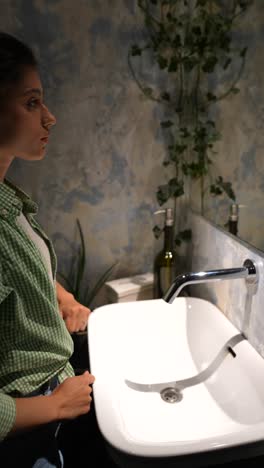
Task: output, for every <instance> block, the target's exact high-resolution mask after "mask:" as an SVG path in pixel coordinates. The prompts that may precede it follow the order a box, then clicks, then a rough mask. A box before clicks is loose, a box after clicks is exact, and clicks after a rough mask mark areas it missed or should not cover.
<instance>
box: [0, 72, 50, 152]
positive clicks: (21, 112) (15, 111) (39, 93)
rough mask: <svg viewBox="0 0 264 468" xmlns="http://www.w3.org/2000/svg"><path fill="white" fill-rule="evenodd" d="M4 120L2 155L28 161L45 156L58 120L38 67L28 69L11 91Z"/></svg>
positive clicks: (0, 144)
mask: <svg viewBox="0 0 264 468" xmlns="http://www.w3.org/2000/svg"><path fill="white" fill-rule="evenodd" d="M1 113H2V112H1ZM1 120H2V123H1V127H2V128H1V134H2V135H3V137H4V140H2V138H1V137H0V155H1V154H3V155H6V156H9V157H18V158H21V159H26V160H38V159H42V158H43V157H44V155H45V151H46V146H47V143H48V136H49V132H50V129H51V127H52V126H53V125H55V123H56V119H55V117H54V116H53V115H52V114H51V113H50V112H49V110H48V108H47V107H46V106H45V104H44V102H43V89H42V86H41V82H40V78H39V74H38V72H37V70H36V69H34V68H31V67H28V68H26V69H25V72H24V75H23V78H22V80H21V81H20V82H19V83H18V84H16V85H14V86H13V88H12V90H11V91H10V92H9V93H8V97H7V100H6V104H5V105H4V112H3V117H2V116H1ZM2 124H3V125H2ZM3 130H4V131H3Z"/></svg>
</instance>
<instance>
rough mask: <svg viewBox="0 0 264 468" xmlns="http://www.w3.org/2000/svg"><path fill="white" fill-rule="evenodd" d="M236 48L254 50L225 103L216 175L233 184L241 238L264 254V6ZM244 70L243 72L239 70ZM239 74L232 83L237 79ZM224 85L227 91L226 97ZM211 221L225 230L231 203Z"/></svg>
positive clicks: (243, 23) (247, 21) (255, 8)
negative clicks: (239, 206)
mask: <svg viewBox="0 0 264 468" xmlns="http://www.w3.org/2000/svg"><path fill="white" fill-rule="evenodd" d="M236 31H237V32H236V35H235V36H234V41H235V43H236V44H237V45H238V46H239V48H240V49H241V48H243V47H244V46H248V52H247V58H246V63H245V68H244V71H243V74H242V77H241V79H240V81H239V82H238V85H237V86H238V87H239V89H240V93H239V94H237V95H234V96H232V95H230V96H229V97H228V98H227V99H224V100H223V101H220V103H219V105H218V106H217V108H216V119H217V120H216V121H217V123H218V125H219V130H220V132H221V134H222V139H221V141H220V143H219V144H218V145H217V151H218V154H217V156H216V157H215V158H214V159H215V161H216V174H219V175H223V177H224V179H226V180H229V181H231V182H232V185H233V188H234V190H235V193H236V197H237V203H239V204H242V205H245V206H244V207H243V208H241V209H240V219H239V236H240V237H241V239H243V240H245V241H247V242H249V243H250V244H252V245H253V246H256V247H257V248H259V249H260V250H262V251H263V250H264V216H263V213H264V152H263V150H264V106H263V103H264V84H263V75H264V73H263V72H264V68H263V60H262V57H263V55H264V3H263V0H254V3H253V5H252V6H251V8H250V9H249V10H248V12H247V13H246V14H245V15H244V16H241V18H239V20H238V22H237V26H236ZM237 70H238V68H237ZM234 77H235V74H233V76H232V77H231V80H229V83H230V82H231V81H232V80H233V79H234ZM224 89H225V88H224V86H223V87H222V89H221V91H222V92H223V90H224ZM207 208H208V211H207V212H206V216H208V218H209V219H210V220H213V221H214V222H216V224H220V225H221V226H224V224H225V223H226V222H227V219H228V212H229V203H228V201H227V198H225V197H220V198H219V199H218V198H216V200H215V202H214V203H212V201H211V204H210V206H207Z"/></svg>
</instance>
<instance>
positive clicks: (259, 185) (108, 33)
mask: <svg viewBox="0 0 264 468" xmlns="http://www.w3.org/2000/svg"><path fill="white" fill-rule="evenodd" d="M263 19H264V9H263V0H256V1H255V4H254V6H253V7H252V10H251V13H250V14H249V15H247V17H246V18H245V19H244V23H243V22H242V30H243V34H244V36H243V38H245V39H246V41H247V43H248V45H249V46H250V51H249V57H248V60H247V65H246V69H245V73H244V76H243V80H242V83H241V85H242V86H241V93H240V95H239V96H236V97H234V98H233V99H232V101H230V100H229V101H227V102H226V103H223V104H222V107H221V109H220V110H221V112H219V115H220V116H221V130H222V134H223V142H222V143H221V145H219V158H218V165H219V172H221V173H222V174H223V175H224V177H226V178H227V179H228V178H229V179H231V180H232V182H233V184H234V187H235V190H236V192H237V194H238V199H239V202H241V203H246V204H247V205H248V206H249V210H247V212H246V213H247V215H246V216H247V217H246V219H247V220H248V219H249V216H251V213H252V212H253V211H256V209H258V211H257V213H256V215H257V216H255V217H254V219H253V217H252V219H250V223H244V224H245V235H247V236H248V238H249V239H248V240H250V241H252V242H253V243H255V244H257V243H258V244H259V243H260V242H261V241H262V238H264V236H263V233H264V224H263V225H262V224H261V225H260V220H261V217H262V211H263V210H262V207H263V206H264V204H263V197H262V191H263V187H264V168H263V163H262V160H263V158H262V147H263V134H264V132H263V102H264V99H263V97H264V96H263V94H264V86H263V80H262V69H263V66H262V59H261V58H262V55H263V43H264V31H263V24H264V21H263ZM0 28H1V29H2V30H5V31H7V32H10V33H13V34H15V35H17V36H18V37H20V38H21V39H22V40H24V41H25V42H27V43H28V44H29V45H30V46H32V47H33V49H34V51H35V52H36V54H37V56H38V57H39V60H40V63H41V77H42V81H43V85H44V88H45V96H46V103H47V104H48V106H49V107H50V109H51V110H52V111H53V113H54V114H55V115H56V117H57V126H56V127H55V129H54V131H53V134H52V138H51V142H50V144H49V147H48V151H47V155H46V157H45V159H44V160H43V161H41V162H34V163H28V162H21V161H17V162H15V163H14V164H13V166H12V167H11V169H10V172H9V176H10V177H11V178H12V179H13V180H14V181H15V182H17V183H19V184H20V185H21V186H22V187H23V188H24V189H25V190H26V191H28V192H29V193H30V194H31V195H32V196H33V197H34V198H35V199H36V201H37V202H38V203H39V205H40V211H39V216H38V219H39V221H40V222H41V223H42V225H43V227H44V228H45V229H46V231H47V232H48V234H49V235H50V236H51V238H52V239H53V241H54V243H55V248H56V252H57V255H58V260H59V270H61V271H64V272H67V271H68V268H69V264H70V261H71V258H72V255H73V253H74V249H76V240H77V230H76V224H75V220H76V218H77V217H78V218H79V219H80V221H81V224H82V226H83V229H84V233H85V241H86V247H87V272H86V278H87V281H88V282H90V283H91V284H93V283H94V282H95V281H96V280H97V279H98V277H99V276H100V275H101V274H102V273H103V272H104V271H105V269H106V268H107V267H109V266H110V265H112V264H113V263H114V262H115V261H119V265H118V268H117V269H116V270H115V272H114V277H120V276H125V275H130V274H136V273H143V272H146V271H148V270H151V269H152V260H153V255H154V252H155V251H157V249H158V248H159V247H160V241H159V242H157V241H155V240H154V238H153V234H152V227H153V224H154V219H153V212H154V210H155V209H157V208H158V206H157V202H156V197H155V191H156V189H157V186H158V185H159V184H160V183H162V182H163V177H164V175H163V174H164V173H163V169H162V165H161V163H162V161H163V158H164V150H163V145H164V143H163V140H162V135H161V131H160V129H159V124H158V121H157V119H155V116H156V115H157V109H156V108H155V105H154V104H153V103H151V102H150V101H146V100H144V99H142V96H141V95H140V92H139V90H138V88H137V86H136V84H135V83H134V81H133V79H132V78H131V76H130V73H129V69H128V66H127V52H128V48H129V46H130V45H131V44H132V43H133V42H135V41H137V39H139V38H140V37H141V36H142V31H143V29H144V27H143V25H142V17H141V14H140V12H139V10H138V8H137V7H136V0H126V1H125V0H96V1H95V0H76V1H74V2H72V0H31V1H23V0H1V2H0ZM153 79H155V77H153ZM208 214H209V215H210V216H211V218H212V216H214V212H213V213H208ZM217 214H219V219H220V218H221V222H222V219H224V218H225V216H226V215H227V207H226V205H225V204H224V203H222V204H221V203H220V208H219V210H217ZM220 215H221V216H222V217H221V216H220ZM215 219H216V221H218V218H215ZM159 220H160V219H159ZM241 223H242V219H241ZM263 223H264V221H263ZM249 224H251V227H250V228H249ZM241 230H242V227H241ZM256 232H257V233H258V237H259V238H260V239H259V238H258V239H254V240H253V239H252V233H256Z"/></svg>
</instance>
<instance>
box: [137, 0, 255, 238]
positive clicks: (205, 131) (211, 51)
mask: <svg viewBox="0 0 264 468" xmlns="http://www.w3.org/2000/svg"><path fill="white" fill-rule="evenodd" d="M251 3H252V0H233V1H230V0H196V1H194V0H138V1H137V4H138V7H139V9H140V11H141V13H142V15H143V18H144V24H145V33H146V38H145V40H143V41H142V42H141V43H140V44H138V43H136V44H133V45H132V46H131V47H130V49H129V53H128V66H129V69H130V71H131V74H132V77H133V78H134V80H135V82H136V84H137V85H138V87H139V89H140V91H141V92H142V93H143V95H144V96H145V97H146V98H147V99H149V100H151V101H153V102H155V103H157V105H158V106H159V107H160V109H161V110H162V112H163V115H164V118H162V119H161V121H160V125H161V127H162V129H163V130H164V132H165V134H164V140H165V145H164V146H165V149H164V160H163V162H162V164H163V166H164V181H163V182H161V184H160V185H159V186H158V189H157V192H156V197H157V201H158V204H159V205H163V204H165V203H167V202H168V201H171V202H172V203H173V206H174V211H175V213H174V219H175V220H176V219H177V214H178V213H177V205H178V202H179V200H180V199H181V198H182V197H183V196H185V197H186V195H187V197H190V193H188V190H187V188H188V186H190V182H191V183H195V185H196V186H197V183H198V184H199V198H200V203H199V205H200V206H199V210H200V213H201V214H204V213H205V201H206V198H207V199H208V198H209V197H208V195H210V196H213V197H215V196H220V195H225V196H227V197H229V199H230V200H232V201H234V200H235V193H234V191H233V188H232V184H231V182H230V181H226V180H224V179H223V177H222V175H221V174H218V173H217V172H216V170H215V167H214V156H215V154H216V143H217V142H218V141H219V139H220V138H221V135H220V131H219V129H218V127H217V117H215V114H214V110H215V107H216V105H217V103H218V102H219V101H222V100H223V99H227V97H231V96H234V95H236V94H237V93H238V92H239V88H238V87H237V84H238V82H239V79H240V77H241V75H242V72H243V70H244V65H245V60H246V53H247V47H246V46H245V45H244V44H241V45H239V46H237V44H235V40H234V32H235V31H236V29H235V28H236V25H237V22H238V20H239V18H240V17H241V15H242V14H245V12H246V11H247V10H248V8H249V6H250V5H251ZM146 56H147V57H148V60H151V61H152V65H153V70H154V71H155V72H156V74H157V72H158V76H159V79H157V80H155V83H154V84H153V83H151V85H150V84H149V83H148V82H147V83H146V82H145V81H144V78H143V77H142V75H141V76H140V74H139V72H137V71H136V70H137V66H138V65H139V61H140V60H141V65H143V67H142V68H143V70H144V60H145V57H146ZM148 67H149V62H148ZM155 76H156V75H155ZM148 77H151V74H150V73H149V69H148ZM223 83H224V84H223ZM165 168H168V169H165ZM188 184H189V185H188ZM189 192H191V190H190V189H189ZM181 214H182V213H181ZM161 231H162V230H161V229H160V228H159V227H158V226H155V227H154V234H155V236H156V237H159V235H160V233H161ZM189 238H190V231H189V230H188V229H187V230H183V231H179V232H175V243H176V245H180V244H181V241H182V240H188V239H189Z"/></svg>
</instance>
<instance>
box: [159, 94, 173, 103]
mask: <svg viewBox="0 0 264 468" xmlns="http://www.w3.org/2000/svg"><path fill="white" fill-rule="evenodd" d="M160 97H161V99H163V101H170V99H171V97H170V94H169V93H167V92H164V93H162V94H161V95H160Z"/></svg>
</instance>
